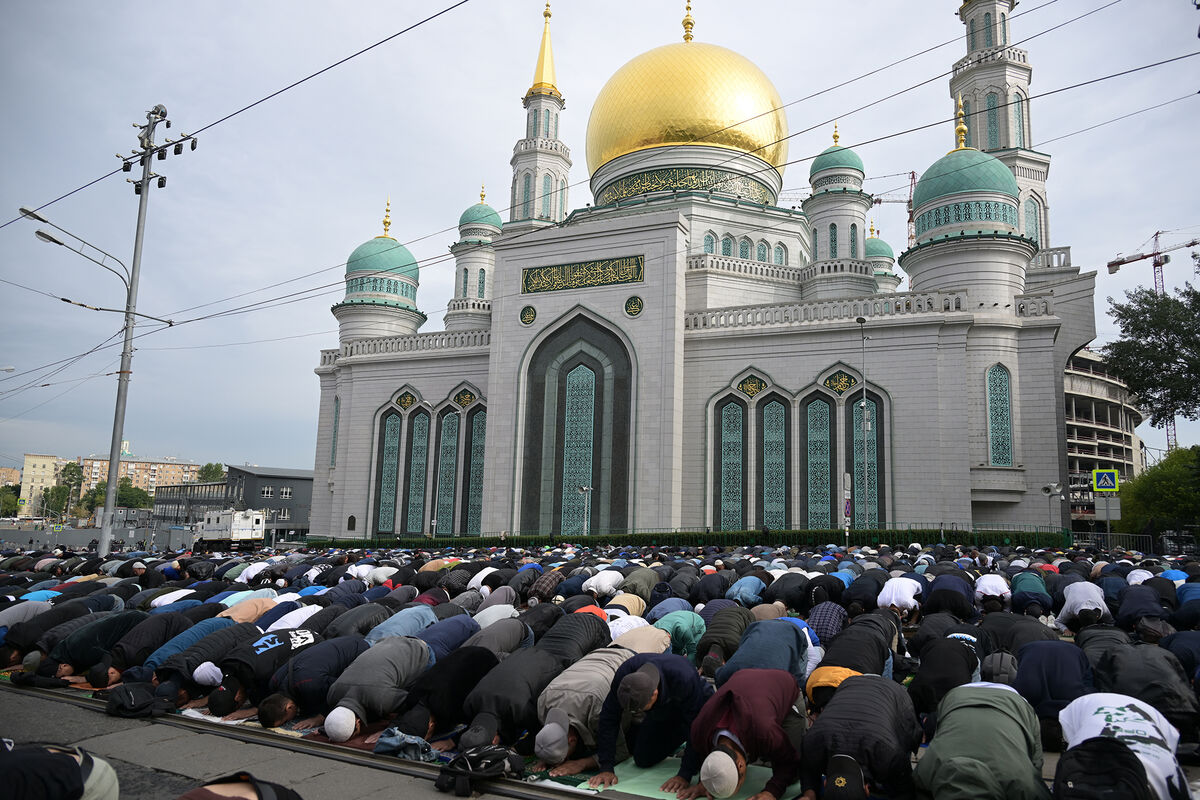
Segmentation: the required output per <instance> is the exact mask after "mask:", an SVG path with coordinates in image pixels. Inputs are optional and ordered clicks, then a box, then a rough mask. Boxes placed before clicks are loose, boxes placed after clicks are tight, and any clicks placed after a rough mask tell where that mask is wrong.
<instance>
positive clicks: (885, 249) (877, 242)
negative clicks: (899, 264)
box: [863, 236, 896, 261]
mask: <svg viewBox="0 0 1200 800" xmlns="http://www.w3.org/2000/svg"><path fill="white" fill-rule="evenodd" d="M863 253H864V254H865V255H866V257H867V258H890V259H892V260H893V261H895V260H896V254H895V253H893V252H892V248H891V246H890V245H889V244H888V243H887V242H885V241H884V240H883V239H879V238H877V237H874V236H872V237H870V238H868V239H867V240H866V241H865V242H863Z"/></svg>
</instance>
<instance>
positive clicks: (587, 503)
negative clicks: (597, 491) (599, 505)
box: [579, 486, 592, 536]
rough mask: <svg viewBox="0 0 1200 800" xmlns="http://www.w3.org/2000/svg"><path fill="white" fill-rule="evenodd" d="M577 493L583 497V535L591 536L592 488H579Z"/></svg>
mask: <svg viewBox="0 0 1200 800" xmlns="http://www.w3.org/2000/svg"><path fill="white" fill-rule="evenodd" d="M579 493H580V494H581V495H583V535H584V536H591V535H592V487H591V486H580V487H579Z"/></svg>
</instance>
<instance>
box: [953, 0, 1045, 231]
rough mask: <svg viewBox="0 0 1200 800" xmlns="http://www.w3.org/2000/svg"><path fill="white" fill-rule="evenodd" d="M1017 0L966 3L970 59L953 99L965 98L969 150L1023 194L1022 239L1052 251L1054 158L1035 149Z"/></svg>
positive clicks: (962, 11)
mask: <svg viewBox="0 0 1200 800" xmlns="http://www.w3.org/2000/svg"><path fill="white" fill-rule="evenodd" d="M1016 4H1017V3H1016V0H966V2H964V3H963V4H962V6H961V7H960V8H959V9H958V16H959V18H960V19H961V20H962V22H963V25H965V26H966V29H967V30H966V33H967V35H966V40H967V42H966V44H967V55H966V57H965V58H963V59H961V60H959V61H958V63H956V64H955V65H954V76H953V77H952V78H951V79H950V96H951V97H953V98H957V97H960V96H961V97H962V101H963V111H964V113H965V114H966V117H967V128H968V133H967V145H968V146H970V147H975V148H977V149H979V150H983V151H985V152H987V153H991V154H992V155H994V156H995V157H996V158H998V159H1000V161H1002V162H1003V163H1004V164H1005V166H1007V167H1008V168H1009V169H1010V170H1012V172H1013V176H1014V177H1015V178H1016V179H1017V186H1019V187H1020V189H1021V197H1020V225H1019V229H1020V231H1021V233H1022V234H1024V235H1026V236H1028V237H1029V238H1031V239H1033V240H1034V241H1036V242H1037V243H1038V246H1039V248H1041V249H1045V248H1047V247H1049V246H1050V224H1049V223H1050V214H1049V203H1048V202H1047V197H1046V176H1047V175H1048V174H1049V172H1050V156H1048V155H1046V154H1045V153H1039V152H1037V151H1035V150H1033V149H1032V146H1033V119H1032V116H1031V114H1030V107H1029V106H1030V103H1029V84H1030V82H1031V77H1032V74H1033V68H1032V67H1031V66H1030V64H1029V54H1028V53H1027V52H1026V51H1024V50H1022V49H1020V48H1019V47H1012V46H1011V44H1010V43H1011V42H1012V41H1013V35H1012V30H1011V25H1010V23H1009V16H1010V15H1011V14H1012V9H1013V6H1015V5H1016Z"/></svg>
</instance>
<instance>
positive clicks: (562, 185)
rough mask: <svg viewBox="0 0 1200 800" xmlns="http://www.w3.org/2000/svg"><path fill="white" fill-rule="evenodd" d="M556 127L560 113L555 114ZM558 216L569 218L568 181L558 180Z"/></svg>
mask: <svg viewBox="0 0 1200 800" xmlns="http://www.w3.org/2000/svg"><path fill="white" fill-rule="evenodd" d="M554 127H555V128H557V127H558V115H557V114H555V115H554ZM555 135H556V136H557V131H555ZM558 218H559V219H566V218H567V182H566V181H559V182H558Z"/></svg>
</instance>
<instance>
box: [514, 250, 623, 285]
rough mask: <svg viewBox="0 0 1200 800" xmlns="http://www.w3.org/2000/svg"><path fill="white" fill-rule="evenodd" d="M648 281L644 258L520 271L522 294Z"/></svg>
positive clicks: (531, 268)
mask: <svg viewBox="0 0 1200 800" xmlns="http://www.w3.org/2000/svg"><path fill="white" fill-rule="evenodd" d="M645 279H646V259H645V257H644V256H623V257H621V258H602V259H599V260H597V261H581V262H579V263H576V264H560V265H557V266H550V267H528V268H526V269H523V270H521V294H537V293H539V292H557V291H560V290H562V289H586V288H589V287H594V286H614V285H618V284H622V283H641V282H642V281H644V280H645Z"/></svg>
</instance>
